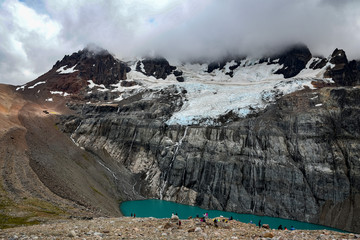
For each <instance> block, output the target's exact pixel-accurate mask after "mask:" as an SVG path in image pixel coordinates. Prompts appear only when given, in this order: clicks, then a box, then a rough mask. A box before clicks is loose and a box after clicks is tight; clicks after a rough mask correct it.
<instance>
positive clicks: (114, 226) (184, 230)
mask: <svg viewBox="0 0 360 240" xmlns="http://www.w3.org/2000/svg"><path fill="white" fill-rule="evenodd" d="M217 225H218V226H217V227H216V226H215V225H214V223H213V221H212V220H211V219H209V220H208V222H207V223H203V222H200V221H199V219H189V220H181V226H179V225H178V224H177V220H175V222H174V221H172V220H171V219H154V218H130V217H120V218H96V219H91V220H79V219H70V220H62V221H56V222H51V223H46V224H42V225H34V226H29V227H17V228H9V229H3V230H0V239H355V238H360V235H357V234H352V233H340V232H333V231H327V230H316V231H315V230H312V231H304V230H294V231H289V230H272V229H265V228H261V229H260V228H258V227H257V226H256V225H254V224H247V223H242V222H238V221H235V220H232V221H229V222H228V223H225V222H219V223H218V224H217Z"/></svg>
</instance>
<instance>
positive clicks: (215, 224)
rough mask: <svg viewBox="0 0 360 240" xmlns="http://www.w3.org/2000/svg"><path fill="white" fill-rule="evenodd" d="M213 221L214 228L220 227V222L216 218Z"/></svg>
mask: <svg viewBox="0 0 360 240" xmlns="http://www.w3.org/2000/svg"><path fill="white" fill-rule="evenodd" d="M213 221H214V226H215V227H218V225H217V222H218V220H217V219H216V218H214V220H213Z"/></svg>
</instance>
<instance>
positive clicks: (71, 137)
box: [70, 121, 83, 146]
mask: <svg viewBox="0 0 360 240" xmlns="http://www.w3.org/2000/svg"><path fill="white" fill-rule="evenodd" d="M82 122H83V121H81V122H80V124H79V126H77V128H76V129H75V131H74V132H73V133H72V134H71V135H70V139H71V141H73V143H74V144H75V145H76V146H79V144H78V143H77V142H76V141H75V139H74V137H73V136H74V134H75V133H76V131H77V130H78V129H79V128H80V126H81V124H82Z"/></svg>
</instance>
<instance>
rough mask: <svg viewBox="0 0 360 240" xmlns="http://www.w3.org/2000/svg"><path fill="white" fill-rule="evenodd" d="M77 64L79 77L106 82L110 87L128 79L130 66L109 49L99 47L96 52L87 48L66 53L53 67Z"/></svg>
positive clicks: (100, 82) (98, 82)
mask: <svg viewBox="0 0 360 240" xmlns="http://www.w3.org/2000/svg"><path fill="white" fill-rule="evenodd" d="M65 65H67V66H68V67H70V66H75V65H76V67H75V69H76V70H78V71H79V77H80V78H82V79H85V80H89V79H91V80H93V81H94V83H96V84H104V85H105V87H109V86H110V85H111V84H115V83H117V82H118V81H119V80H125V79H126V73H127V72H129V71H130V68H129V67H128V66H127V65H126V64H125V63H123V62H121V61H119V60H117V59H116V58H114V56H112V55H111V54H110V53H109V52H108V51H106V50H104V49H98V50H97V51H96V52H95V51H92V50H89V49H87V48H85V49H83V50H81V51H78V52H76V53H73V54H72V55H70V56H68V55H66V56H65V57H64V58H63V59H62V60H61V61H58V62H56V64H55V65H54V66H53V68H55V69H58V68H59V67H61V66H65Z"/></svg>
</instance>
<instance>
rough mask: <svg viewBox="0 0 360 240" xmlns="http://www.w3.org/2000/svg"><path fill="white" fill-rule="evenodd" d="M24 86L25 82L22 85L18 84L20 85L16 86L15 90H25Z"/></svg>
mask: <svg viewBox="0 0 360 240" xmlns="http://www.w3.org/2000/svg"><path fill="white" fill-rule="evenodd" d="M25 87H26V84H25V85H22V86H20V87H17V88H16V89H15V90H16V91H18V90H20V89H21V90H23V91H24V90H25Z"/></svg>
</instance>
